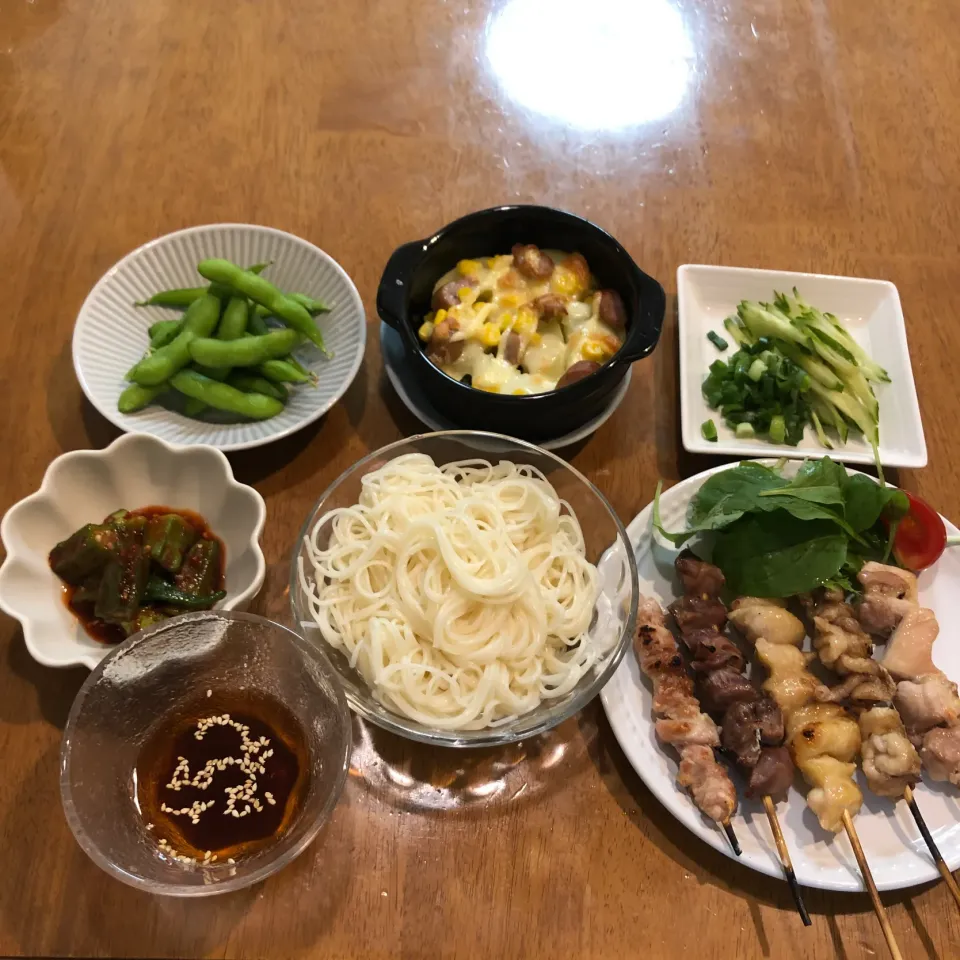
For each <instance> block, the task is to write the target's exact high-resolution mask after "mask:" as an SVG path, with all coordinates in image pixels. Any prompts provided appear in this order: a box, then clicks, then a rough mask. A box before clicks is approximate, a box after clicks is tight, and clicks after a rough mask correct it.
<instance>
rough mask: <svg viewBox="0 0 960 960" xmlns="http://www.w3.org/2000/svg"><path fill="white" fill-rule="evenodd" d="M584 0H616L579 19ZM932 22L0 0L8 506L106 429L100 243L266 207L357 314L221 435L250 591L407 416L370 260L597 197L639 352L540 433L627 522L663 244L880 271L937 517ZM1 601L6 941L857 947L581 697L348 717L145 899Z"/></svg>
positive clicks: (951, 18) (658, 442)
mask: <svg viewBox="0 0 960 960" xmlns="http://www.w3.org/2000/svg"><path fill="white" fill-rule="evenodd" d="M548 8H549V10H550V11H552V12H549V13H546V12H544V11H546V10H547V9H548ZM613 8H616V9H617V10H618V11H619V13H618V17H619V26H618V28H617V29H614V30H611V31H608V32H606V33H603V32H602V31H600V32H599V33H598V30H599V28H598V26H597V24H598V23H599V24H600V25H601V26H602V24H603V22H604V21H605V19H608V15H609V12H610V10H611V9H613ZM524 24H526V25H527V26H528V27H530V28H531V29H532V30H533V31H534V32H531V33H527V34H523V33H521V32H520V28H522V27H523V25H524ZM958 31H960V6H958V5H956V4H952V3H945V2H936V0H906V2H904V0H899V2H894V0H879V2H877V3H873V4H869V5H868V4H854V3H847V2H843V0H769V2H766V3H759V2H754V3H749V2H748V3H742V4H726V3H723V2H721V0H679V2H677V3H671V2H668V0H616V2H615V0H590V2H589V3H588V2H583V3H576V2H574V0H565V2H561V0H499V2H497V0H473V2H470V0H460V2H452V0H451V2H446V0H324V2H322V3H321V2H316V0H233V2H226V0H205V2H203V3H197V2H196V0H138V2H136V3H132V2H129V0H84V2H78V0H75V2H69V3H68V2H64V0H2V3H0V262H2V263H3V264H4V266H5V270H4V275H5V278H6V279H5V281H4V292H3V296H2V302H3V307H4V329H5V331H6V333H5V335H4V336H2V337H0V378H2V385H3V389H2V393H0V395H2V398H3V403H2V407H0V449H2V450H3V451H4V453H5V458H4V463H5V466H4V468H3V470H2V471H0V490H2V507H3V508H6V507H7V506H9V505H10V504H12V503H13V502H14V501H16V500H18V499H20V498H21V497H23V496H25V495H27V494H28V493H30V492H32V491H33V490H34V489H35V488H36V487H37V485H38V484H39V482H40V479H41V477H42V475H43V472H44V469H45V468H46V466H47V464H48V463H49V462H50V460H51V459H53V458H54V457H55V456H57V455H58V454H60V453H62V452H63V451H65V450H71V449H76V448H82V447H100V446H103V445H105V444H106V443H107V442H109V441H110V440H112V439H113V437H114V436H115V432H114V430H113V428H112V427H110V426H109V425H108V424H107V423H106V422H105V421H104V420H102V419H101V418H100V417H99V416H98V415H97V414H96V413H95V412H94V411H93V410H92V408H91V407H90V405H89V404H88V403H87V402H86V401H85V400H84V398H83V395H82V394H81V391H80V388H79V386H78V385H77V383H76V380H75V378H74V375H73V370H72V366H71V359H70V334H71V329H72V325H73V321H74V318H75V316H76V314H77V310H78V308H79V306H80V303H81V301H82V300H83V298H84V296H85V295H86V293H87V291H88V290H89V289H90V287H91V286H92V285H93V283H94V282H95V281H96V280H97V278H98V277H99V276H100V275H101V274H102V273H103V271H104V270H106V268H107V267H109V266H110V265H111V264H112V263H113V262H114V261H115V260H117V259H118V258H119V257H121V256H122V255H123V254H124V253H126V252H127V251H128V250H130V249H131V248H133V247H134V246H136V245H138V244H140V243H142V242H144V241H146V240H148V239H150V238H151V237H154V236H156V235H158V234H162V233H166V232H168V231H170V230H174V229H177V228H179V227H184V226H188V225H191V224H197V223H210V222H217V221H248V222H252V223H263V224H270V225H272V226H276V227H280V228H283V229H286V230H290V231H292V232H293V233H296V234H299V235H300V236H303V237H306V238H308V239H309V240H311V241H313V242H315V243H316V244H318V245H319V246H321V247H322V248H323V249H325V250H326V251H328V252H329V253H330V254H331V255H332V256H334V257H335V258H336V259H337V260H338V261H339V262H340V263H342V264H343V266H344V267H345V268H346V270H347V271H348V272H349V273H350V274H351V276H352V277H353V278H354V280H355V281H356V284H357V286H358V288H359V289H360V291H361V294H362V296H363V298H364V301H365V303H366V306H367V309H368V312H369V317H370V319H369V333H370V342H369V348H368V351H367V357H366V362H365V365H364V367H363V369H362V370H361V372H360V374H359V376H358V377H357V379H356V381H355V382H354V384H353V386H352V387H351V389H350V390H349V392H348V393H347V395H346V397H345V399H344V401H343V402H342V403H340V404H339V405H338V406H337V407H336V408H335V409H334V410H333V411H331V413H330V414H329V415H328V416H327V417H326V418H325V419H324V420H323V421H322V422H321V423H320V424H319V425H316V426H314V427H313V428H310V429H307V430H305V431H303V432H302V433H300V434H298V435H297V436H295V437H293V438H291V439H290V440H289V441H286V442H281V443H278V444H276V445H274V446H272V447H268V448H264V449H263V450H259V451H256V452H253V453H250V454H244V455H238V456H235V457H232V462H233V465H234V469H235V470H236V472H237V475H238V476H239V477H240V479H241V480H244V481H246V482H249V483H253V484H254V485H255V486H256V487H257V489H259V490H260V492H261V493H262V494H263V495H264V496H265V497H266V499H267V501H268V505H269V523H268V527H267V532H266V536H265V540H264V547H265V550H266V554H267V560H268V563H269V574H268V578H267V583H266V587H265V589H264V591H263V594H262V596H261V598H260V600H259V602H258V605H257V609H259V610H260V611H261V612H263V613H265V614H267V615H274V616H281V617H282V616H285V615H286V598H285V584H286V578H287V563H288V554H289V551H290V549H291V544H292V539H293V537H294V536H295V532H296V530H297V528H298V525H299V524H300V523H301V521H302V520H303V518H304V516H305V515H306V512H307V510H308V508H309V506H310V505H311V504H312V503H313V501H314V499H315V498H316V497H317V496H318V494H319V492H320V491H321V490H322V489H323V488H324V487H325V486H326V485H327V484H328V483H329V482H330V481H331V480H332V479H333V478H334V477H335V476H336V475H337V474H338V473H339V472H340V471H341V470H342V469H343V468H345V467H346V466H347V465H349V464H351V463H352V462H353V461H355V460H356V459H358V458H359V457H360V456H361V455H363V454H365V453H367V452H368V451H370V450H373V449H375V448H377V447H379V446H381V445H382V444H385V443H387V442H389V441H392V440H394V439H396V438H398V437H400V436H402V435H405V434H409V433H412V432H415V431H416V430H418V429H419V425H418V422H417V421H416V420H415V419H414V418H413V417H412V416H411V415H410V414H409V413H408V412H407V411H406V410H405V408H404V407H403V406H402V404H401V403H400V401H399V400H398V398H397V397H396V395H395V394H394V393H393V392H392V390H391V388H390V386H389V384H388V383H387V381H386V379H385V377H384V374H383V371H382V366H381V360H380V351H379V345H378V336H377V333H378V320H377V319H376V314H375V309H374V292H375V289H376V284H377V281H378V279H379V275H380V270H381V268H382V265H383V264H384V262H385V260H386V258H387V256H388V255H389V253H390V252H391V251H392V250H393V249H394V247H395V246H397V245H398V244H400V243H401V242H403V241H406V240H409V239H412V238H415V237H421V236H425V235H427V234H429V233H430V232H431V231H432V230H433V229H434V228H436V227H438V226H440V225H442V224H443V223H445V222H447V221H448V220H450V219H452V218H453V217H455V216H457V215H459V214H462V213H465V212H467V211H470V210H474V209H478V208H481V207H485V206H489V205H492V204H495V203H499V202H505V201H535V202H540V203H546V204H551V205H555V206H560V207H565V208H568V209H570V210H573V211H575V212H577V213H580V214H583V215H584V216H587V217H589V218H591V219H593V220H595V221H596V222H598V223H599V224H601V225H602V226H604V227H605V228H607V229H608V230H609V231H611V232H612V233H613V234H614V235H616V236H617V237H618V238H619V239H620V240H621V241H622V242H623V243H624V244H625V245H626V247H627V248H628V249H629V250H630V252H631V253H632V254H633V256H634V257H635V258H636V260H637V261H638V262H639V263H640V264H641V265H642V266H643V267H644V269H646V270H647V271H649V272H650V273H652V274H653V275H654V276H656V277H658V278H659V279H660V280H661V281H662V282H663V283H664V285H665V287H666V288H667V290H668V294H669V300H668V314H667V321H666V325H665V328H664V333H663V338H662V340H661V345H660V347H659V349H658V350H657V351H656V353H655V354H654V356H653V357H652V358H651V359H649V360H647V361H645V362H642V363H640V364H638V365H637V367H636V368H635V371H634V376H633V382H632V384H631V386H630V390H629V393H628V394H627V397H626V400H625V401H624V403H623V405H622V406H621V407H620V409H619V410H618V411H617V413H616V414H615V415H614V416H613V417H612V418H611V419H610V420H609V421H608V422H607V423H606V424H605V425H604V426H603V427H602V428H601V429H600V430H599V431H598V432H597V433H596V435H595V436H593V437H592V438H591V439H590V440H588V441H587V442H585V443H583V444H581V445H579V446H578V447H576V448H574V449H573V450H572V451H570V452H569V454H568V455H569V456H571V457H572V459H573V461H574V462H575V464H576V465H577V466H578V467H579V468H580V469H581V470H582V471H584V472H585V473H586V474H587V475H588V476H589V477H591V478H592V479H593V480H594V481H595V482H596V483H597V484H599V485H600V487H601V488H602V489H603V490H604V491H605V492H606V493H607V494H608V496H609V497H610V499H611V500H612V502H613V503H614V505H615V506H616V508H617V510H618V511H619V513H620V515H621V517H623V518H624V519H625V520H629V519H630V518H631V517H633V516H634V515H635V514H636V513H637V512H638V511H639V510H640V509H641V508H642V507H643V506H644V505H645V504H646V503H647V502H648V501H649V500H650V499H651V496H652V494H653V489H654V485H655V482H656V480H657V478H658V477H663V478H665V479H666V480H667V481H668V482H673V481H675V480H677V479H678V478H680V477H684V476H689V475H690V474H692V473H695V472H698V471H699V470H701V469H703V468H705V467H707V466H709V465H710V463H709V462H707V461H706V460H704V459H702V458H696V457H691V456H688V455H686V454H684V453H683V452H682V450H681V449H680V446H679V439H678V438H679V432H678V406H677V333H676V321H675V297H674V294H675V290H676V288H675V281H674V277H675V270H676V268H677V266H678V265H679V264H681V263H684V262H701V263H721V264H738V265H747V266H764V267H781V268H788V269H797V270H815V271H823V272H827V273H844V274H858V275H862V276H869V277H884V278H887V279H889V280H892V281H893V282H894V283H896V284H897V286H898V288H899V290H900V295H901V298H902V301H903V306H904V310H905V312H906V315H907V318H908V327H909V337H910V346H911V354H912V358H913V366H914V370H915V372H916V375H917V386H918V389H919V393H920V403H921V407H922V410H923V417H924V425H925V428H926V436H927V443H928V446H929V449H930V465H929V467H928V468H927V469H925V470H923V471H920V472H919V473H911V474H903V475H902V476H901V477H900V480H901V482H902V484H903V485H904V486H905V487H907V488H908V489H910V490H916V491H919V492H920V493H922V494H923V495H924V496H926V497H928V498H929V499H930V500H931V501H933V502H934V503H935V504H938V505H939V506H940V508H941V509H942V510H943V511H944V512H946V513H948V514H951V515H953V516H954V517H956V516H957V515H958V514H960V479H958V475H957V473H956V470H955V467H954V463H955V461H956V459H957V457H958V456H960V441H958V440H957V425H958V424H960V393H958V389H957V383H958V374H957V360H958V357H960V324H958V323H957V321H956V317H955V313H956V303H957V291H958V289H960V245H958V240H957V236H958V233H957V221H958V219H960V193H958V183H960V163H958V157H960V99H958V98H957V94H956V91H957V89H960V67H958V61H957V58H956V55H955V54H956V51H955V41H956V37H957V36H958ZM557 38H560V39H557ZM624 43H626V44H627V46H626V48H625V49H624V47H623V44H624ZM584 78H585V79H584ZM551 85H552V89H551ZM631 123H632V124H633V125H632V126H631V125H630V124H631ZM638 124H639V125H638ZM591 126H593V127H594V128H593V129H591ZM598 126H599V128H597V127H598ZM0 629H2V650H3V660H4V664H3V669H2V670H0V758H2V759H0V763H2V776H0V954H3V955H16V956H48V955H96V956H117V957H119V956H144V957H206V956H224V957H268V958H274V957H276V958H296V957H307V956H310V957H337V958H340V957H362V958H404V960H407V958H410V960H413V958H419V957H438V956H444V957H481V956H483V957H495V958H497V960H507V958H514V957H539V956H564V957H580V956H583V957H593V958H613V957H631V956H645V957H652V958H661V957H662V958H673V957H679V956H682V955H689V956H694V957H698V958H703V960H707V958H720V957H723V958H726V957H734V956H736V957H741V958H753V957H775V958H784V957H805V958H809V957H833V956H839V957H843V958H848V960H858V958H873V957H883V956H885V952H884V946H883V941H882V938H881V934H880V930H879V927H878V925H877V923H876V921H875V919H874V916H873V914H872V913H871V910H870V905H869V902H868V901H867V899H866V897H865V896H837V895H824V894H820V893H816V892H809V893H808V896H807V902H808V904H809V906H810V909H811V912H812V913H813V914H814V925H813V927H812V928H811V929H810V930H807V931H804V930H803V929H802V928H801V926H800V924H799V921H798V919H797V917H796V915H795V914H794V912H793V910H792V907H791V903H790V899H789V895H788V893H787V890H786V887H785V885H783V884H781V883H779V882H775V881H771V880H768V879H766V878H764V877H761V876H759V875H757V874H754V873H751V872H750V871H748V870H746V869H745V868H742V867H739V866H737V865H735V864H732V863H731V862H730V861H729V860H727V859H725V858H724V857H722V856H720V855H719V854H717V853H715V852H714V851H713V850H711V849H709V848H708V847H707V846H705V845H704V844H703V843H701V842H700V841H699V840H697V839H695V838H693V837H692V836H690V835H689V834H688V833H686V831H685V830H684V829H682V828H681V827H679V826H678V825H677V824H676V823H675V822H674V821H673V820H672V818H671V817H670V816H669V814H667V813H666V812H665V811H664V810H663V809H662V808H661V807H660V805H659V804H658V803H657V801H656V800H654V799H653V797H652V796H651V795H650V793H649V792H648V791H647V790H646V788H645V787H644V786H643V784H642V783H641V781H640V780H639V778H638V777H637V776H636V774H635V773H634V772H633V771H632V769H631V768H630V767H629V765H628V764H627V762H626V760H625V758H624V756H623V754H622V753H621V751H620V749H619V747H618V746H617V744H616V741H615V740H614V738H613V736H612V734H611V731H610V728H609V726H608V724H607V721H606V719H605V717H604V714H603V711H602V709H601V707H600V705H599V702H597V701H595V702H594V703H593V704H592V705H591V706H590V707H588V708H587V709H586V710H585V711H584V712H583V713H582V714H580V715H579V716H578V717H576V718H574V719H573V720H571V721H569V722H567V723H566V724H564V725H563V726H561V727H560V728H559V729H558V730H556V731H555V732H554V733H553V734H551V735H550V736H549V737H547V738H545V739H544V740H543V741H541V742H537V743H536V744H532V745H530V744H528V745H525V746H518V747H516V748H514V749H511V750H503V751H486V752H479V753H461V752H442V751H428V750H426V749H424V748H421V747H417V746H414V745H412V744H408V743H405V742H403V741H401V740H398V739H395V738H392V737H390V736H387V735H385V734H383V733H380V732H378V731H376V730H373V729H370V728H365V727H362V726H361V725H360V724H359V723H358V724H357V725H356V732H357V747H356V751H355V754H354V758H353V764H352V769H351V776H350V778H349V783H348V786H347V788H346V791H345V793H344V796H343V799H342V801H341V803H340V805H339V807H338V809H337V810H336V813H335V815H334V817H333V820H332V822H331V824H330V825H329V827H328V829H327V830H326V831H325V834H324V835H323V836H322V838H321V840H320V841H319V842H317V843H315V844H314V845H313V846H312V847H311V848H310V849H309V850H308V851H307V852H306V853H305V854H304V855H303V856H302V857H300V859H299V860H297V861H296V862H295V863H294V864H293V865H292V866H291V867H289V868H288V869H287V870H285V871H284V872H282V873H281V874H279V875H277V876H275V877H274V878H272V879H271V880H269V881H268V882H266V883H264V884H263V885H262V886H260V887H257V888H255V889H252V890H248V891H245V892H242V893H238V894H236V895H232V896H225V897H221V898H218V899H215V900H208V901H203V902H179V901H175V900H166V899H151V898H149V897H147V896H145V895H143V894H140V893H138V892H135V891H134V890H132V889H130V888H127V887H125V886H123V885H121V884H120V883H117V882H114V881H113V880H110V879H108V878H107V877H106V876H105V875H104V874H102V873H101V872H100V871H99V870H98V869H97V868H96V867H95V866H94V865H93V863H92V862H90V861H89V860H88V859H87V858H86V857H85V856H84V854H83V853H81V851H80V849H79V848H78V846H77V845H76V843H75V842H74V840H73V838H72V837H71V835H70V833H69V831H68V829H67V826H66V823H65V822H64V818H63V815H62V813H61V809H60V801H59V796H58V789H57V774H58V763H57V759H58V750H59V741H60V735H61V731H62V728H63V724H64V720H65V718H66V715H67V711H68V709H69V706H70V703H71V700H72V698H73V696H74V694H75V693H76V691H77V689H78V687H79V686H80V684H81V683H82V681H83V679H84V676H85V671H83V670H66V671H60V672H57V671H53V670H49V669H45V668H43V667H40V666H38V665H37V664H35V663H34V662H33V661H32V660H31V659H30V658H29V656H28V655H27V652H26V650H25V648H24V644H23V639H22V635H21V632H20V630H19V628H18V625H17V624H16V623H14V622H12V621H10V620H9V619H6V618H3V620H2V627H0ZM884 899H885V901H886V902H887V904H888V905H889V909H890V914H891V917H892V921H893V925H894V928H895V930H896V933H897V936H898V937H899V940H900V944H901V946H902V948H903V951H904V955H905V956H910V957H934V956H938V957H944V958H946V957H951V956H953V957H956V956H958V955H960V923H958V918H957V915H956V912H955V909H954V907H953V904H952V902H951V900H950V898H949V896H948V895H947V893H946V891H945V890H944V888H943V886H942V885H936V886H933V887H927V888H921V889H916V890H912V891H908V892H905V893H899V894H891V895H886V896H885V897H884ZM687 952H689V953H687Z"/></svg>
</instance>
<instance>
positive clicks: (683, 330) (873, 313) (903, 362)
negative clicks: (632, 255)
mask: <svg viewBox="0 0 960 960" xmlns="http://www.w3.org/2000/svg"><path fill="white" fill-rule="evenodd" d="M794 287H796V288H797V289H798V290H799V291H800V295H801V296H802V297H803V298H804V299H805V300H806V301H807V302H808V303H810V304H813V305H814V306H816V307H818V308H819V309H820V310H823V311H824V312H826V313H832V314H834V315H836V316H837V317H839V319H840V320H841V322H842V323H843V324H844V325H845V326H846V327H847V329H848V330H849V331H850V334H851V335H852V336H853V338H854V339H855V340H856V341H857V342H858V343H859V344H860V345H861V346H863V347H864V349H865V350H866V351H867V352H868V353H869V354H870V356H871V357H873V359H874V360H876V361H877V363H879V364H880V365H881V366H882V367H884V369H886V371H887V372H888V373H889V374H890V379H891V382H890V383H883V384H877V385H876V386H875V390H876V394H877V401H878V402H879V404H880V461H881V463H883V464H885V465H886V466H890V467H925V466H926V465H927V444H926V441H925V440H924V438H923V424H922V423H921V422H920V406H919V404H918V403H917V389H916V386H915V385H914V382H913V370H912V368H911V366H910V353H909V351H908V349H907V333H906V329H905V326H904V322H903V310H902V309H901V307H900V295H899V294H898V293H897V288H896V287H895V286H894V285H893V284H892V283H889V282H888V281H886V280H863V279H860V278H858V277H831V276H826V275H824V274H820V273H790V272H788V271H783V270H752V269H749V268H746V267H710V266H702V265H700V264H692V263H687V264H684V265H683V266H682V267H680V268H679V269H678V270H677V300H678V310H679V330H680V419H681V427H682V435H683V446H684V447H685V448H686V449H687V450H689V451H690V452H691V453H725V454H733V455H735V456H741V457H757V456H771V455H773V456H777V457H795V458H799V457H809V456H823V455H824V454H827V453H829V454H830V456H832V457H834V458H835V459H836V460H843V461H845V462H847V463H873V453H872V452H871V450H870V447H869V445H868V444H866V443H865V442H864V441H863V439H862V438H860V437H859V436H857V437H854V436H852V435H851V437H850V439H849V440H848V441H847V443H846V444H845V445H842V446H841V445H840V444H837V445H835V447H834V449H833V450H832V451H831V450H825V449H824V448H823V447H821V446H820V444H819V442H818V441H817V438H816V435H815V434H814V432H813V430H811V429H809V428H808V429H807V433H806V436H804V438H803V440H802V441H801V442H800V444H799V445H798V446H796V447H789V446H786V445H779V444H774V443H770V442H768V441H762V440H759V439H754V440H738V439H737V438H736V436H734V433H733V431H732V430H731V429H730V428H729V427H728V426H727V425H726V424H725V423H724V422H723V418H722V417H721V416H720V414H719V411H716V410H711V409H710V408H709V407H708V406H707V402H706V400H704V398H703V393H702V392H701V389H700V387H701V384H702V383H703V380H704V378H705V377H706V375H707V371H708V369H709V367H710V364H711V363H713V361H714V360H716V359H718V358H719V359H723V358H726V357H729V356H731V355H732V354H733V353H734V352H735V351H736V348H737V347H736V343H734V342H733V339H732V338H731V337H730V334H729V333H727V331H726V330H725V329H724V327H723V321H724V318H726V317H728V316H730V315H731V314H733V313H736V309H737V304H738V303H739V302H740V301H741V300H761V301H770V300H773V296H774V293H773V292H774V290H778V291H789V290H792V289H793V288H794ZM710 330H714V331H716V332H717V333H718V334H719V335H720V336H722V337H723V339H724V340H726V341H727V343H729V344H730V347H729V348H728V349H727V350H725V351H724V352H723V353H721V352H719V351H718V350H717V348H716V347H715V346H714V345H713V344H712V343H711V342H710V341H709V340H708V339H707V333H708V332H709V331H710ZM710 419H712V420H713V422H714V423H715V424H716V426H717V440H716V442H711V441H709V440H704V439H703V436H702V435H701V433H700V427H701V424H703V422H704V421H705V420H710Z"/></svg>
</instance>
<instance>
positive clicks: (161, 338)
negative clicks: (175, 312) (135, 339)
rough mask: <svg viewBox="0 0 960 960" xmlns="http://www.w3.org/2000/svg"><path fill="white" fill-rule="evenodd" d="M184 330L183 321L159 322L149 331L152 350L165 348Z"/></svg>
mask: <svg viewBox="0 0 960 960" xmlns="http://www.w3.org/2000/svg"><path fill="white" fill-rule="evenodd" d="M182 329H183V320H158V321H157V322H156V323H154V324H153V325H152V326H151V327H150V329H149V330H148V331H147V335H148V336H149V337H150V349H151V350H159V349H160V348H161V347H165V346H166V345H167V344H168V343H169V342H170V341H171V340H173V338H174V337H176V335H177V334H178V333H179V332H180V331H181V330H182Z"/></svg>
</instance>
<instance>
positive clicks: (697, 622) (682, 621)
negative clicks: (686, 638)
mask: <svg viewBox="0 0 960 960" xmlns="http://www.w3.org/2000/svg"><path fill="white" fill-rule="evenodd" d="M670 612H671V613H672V614H673V619H674V620H676V621H677V626H678V627H679V628H680V632H681V633H684V634H686V633H691V632H692V631H694V630H706V629H712V630H722V629H723V626H724V624H725V623H726V622H727V608H726V607H725V606H724V605H723V603H722V602H721V601H720V600H718V599H717V598H716V597H704V596H686V597H681V598H680V599H679V600H674V601H673V603H671V604H670Z"/></svg>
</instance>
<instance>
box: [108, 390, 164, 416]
mask: <svg viewBox="0 0 960 960" xmlns="http://www.w3.org/2000/svg"><path fill="white" fill-rule="evenodd" d="M166 389H167V385H166V384H165V383H160V384H158V385H157V386H155V387H142V386H140V384H139V383H131V384H130V386H129V387H127V389H126V390H124V391H123V393H121V394H120V398H119V399H118V400H117V409H118V410H119V411H120V412H121V413H136V412H137V411H138V410H142V409H143V408H144V407H149V406H150V404H151V403H153V401H154V400H156V399H157V397H159V396H160V394H161V393H163V391H164V390H166Z"/></svg>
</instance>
